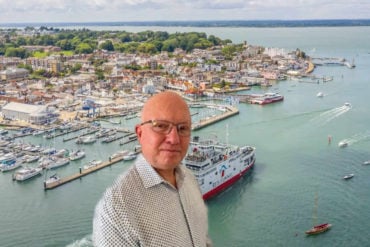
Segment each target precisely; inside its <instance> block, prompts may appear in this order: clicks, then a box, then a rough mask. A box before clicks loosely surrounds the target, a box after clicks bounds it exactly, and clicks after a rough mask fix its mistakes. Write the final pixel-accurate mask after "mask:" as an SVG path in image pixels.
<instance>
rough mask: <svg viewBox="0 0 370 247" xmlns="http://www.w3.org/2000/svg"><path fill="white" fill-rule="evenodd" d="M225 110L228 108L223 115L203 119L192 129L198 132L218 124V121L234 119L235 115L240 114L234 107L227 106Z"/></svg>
mask: <svg viewBox="0 0 370 247" xmlns="http://www.w3.org/2000/svg"><path fill="white" fill-rule="evenodd" d="M225 108H226V111H225V112H224V113H223V114H221V115H216V116H213V117H209V118H207V119H202V120H200V122H198V123H194V124H193V125H192V126H191V129H192V130H198V129H201V128H204V127H206V126H208V125H211V124H213V123H216V122H218V121H221V120H224V119H226V118H229V117H232V116H234V115H237V114H239V110H238V108H236V107H233V106H225Z"/></svg>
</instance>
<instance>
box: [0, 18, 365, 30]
mask: <svg viewBox="0 0 370 247" xmlns="http://www.w3.org/2000/svg"><path fill="white" fill-rule="evenodd" d="M27 26H30V27H40V26H47V27H68V26H85V27H89V26H158V27H266V28H271V27H272V28H273V27H351V26H370V19H327V20H326V19H321V20H320V19H318V20H199V21H117V22H19V23H0V29H1V28H3V27H6V28H22V27H27Z"/></svg>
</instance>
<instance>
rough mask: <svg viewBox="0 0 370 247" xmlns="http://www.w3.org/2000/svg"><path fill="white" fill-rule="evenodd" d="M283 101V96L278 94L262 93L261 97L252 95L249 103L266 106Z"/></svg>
mask: <svg viewBox="0 0 370 247" xmlns="http://www.w3.org/2000/svg"><path fill="white" fill-rule="evenodd" d="M282 100H284V96H283V95H281V94H278V93H264V94H262V95H252V97H251V99H250V100H249V103H251V104H258V105H266V104H271V103H275V102H278V101H282Z"/></svg>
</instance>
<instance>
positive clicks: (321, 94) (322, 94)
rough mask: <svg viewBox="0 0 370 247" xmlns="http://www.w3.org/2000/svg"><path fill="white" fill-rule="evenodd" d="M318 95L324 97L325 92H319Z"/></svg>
mask: <svg viewBox="0 0 370 247" xmlns="http://www.w3.org/2000/svg"><path fill="white" fill-rule="evenodd" d="M316 96H317V97H319V98H321V97H324V93H323V92H318V93H317V95H316Z"/></svg>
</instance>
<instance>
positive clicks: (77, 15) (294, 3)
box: [0, 0, 370, 23]
mask: <svg viewBox="0 0 370 247" xmlns="http://www.w3.org/2000/svg"><path fill="white" fill-rule="evenodd" d="M302 19H304V20H310V19H370V0H0V23H30V22H41V23H52V22H113V21H117V22H129V21H199V20H302Z"/></svg>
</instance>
